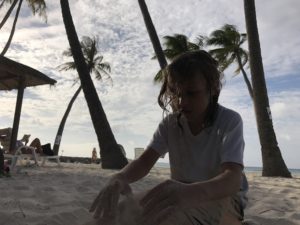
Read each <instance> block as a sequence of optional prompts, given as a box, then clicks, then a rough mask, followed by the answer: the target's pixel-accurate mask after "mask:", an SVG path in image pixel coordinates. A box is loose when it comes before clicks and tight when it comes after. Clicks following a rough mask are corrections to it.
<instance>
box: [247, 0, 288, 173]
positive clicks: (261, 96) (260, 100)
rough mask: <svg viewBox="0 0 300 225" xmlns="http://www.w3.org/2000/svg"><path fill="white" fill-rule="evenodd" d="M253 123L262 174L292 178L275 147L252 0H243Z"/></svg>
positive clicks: (275, 141) (276, 146) (278, 150)
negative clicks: (260, 153)
mask: <svg viewBox="0 0 300 225" xmlns="http://www.w3.org/2000/svg"><path fill="white" fill-rule="evenodd" d="M244 10H245V19H246V28H247V34H248V44H249V53H250V70H251V78H252V84H253V99H254V106H255V107H254V108H255V115H256V123H257V129H258V134H259V139H260V143H261V152H262V161H263V171H262V175H263V176H281V177H292V176H291V173H290V172H289V170H288V168H287V166H286V164H285V162H284V160H283V158H282V155H281V152H280V149H279V147H278V143H277V140H276V135H275V131H274V127H273V122H272V116H271V110H270V105H269V98H268V91H267V87H266V81H265V75H264V68H263V62H262V56H261V49H260V41H259V35H258V28H257V21H256V10H255V2H254V0H244Z"/></svg>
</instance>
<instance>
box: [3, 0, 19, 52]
mask: <svg viewBox="0 0 300 225" xmlns="http://www.w3.org/2000/svg"><path fill="white" fill-rule="evenodd" d="M22 2H23V0H20V1H19V5H18V8H17V12H16V15H15V19H14V23H13V26H12V29H11V32H10V35H9V38H8V41H7V42H6V45H5V47H4V48H3V50H2V52H1V54H0V55H1V56H4V55H5V53H6V52H7V50H8V48H9V46H10V44H11V41H12V39H13V36H14V34H15V30H16V25H17V21H18V18H19V13H20V9H21V6H22Z"/></svg>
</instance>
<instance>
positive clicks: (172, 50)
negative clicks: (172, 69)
mask: <svg viewBox="0 0 300 225" xmlns="http://www.w3.org/2000/svg"><path fill="white" fill-rule="evenodd" d="M163 39H164V42H163V46H164V50H163V53H164V55H165V57H166V58H167V59H168V60H169V61H172V60H173V59H174V58H175V57H176V56H178V55H180V54H182V53H184V52H189V51H196V50H200V49H202V48H203V46H204V40H205V37H204V36H201V35H199V36H198V37H197V39H196V43H193V42H190V41H189V40H188V37H187V36H185V35H184V34H175V35H174V36H164V37H163ZM155 58H156V56H154V57H153V59H155ZM162 80H163V73H162V70H159V71H158V73H157V74H156V75H155V77H154V82H161V81H162Z"/></svg>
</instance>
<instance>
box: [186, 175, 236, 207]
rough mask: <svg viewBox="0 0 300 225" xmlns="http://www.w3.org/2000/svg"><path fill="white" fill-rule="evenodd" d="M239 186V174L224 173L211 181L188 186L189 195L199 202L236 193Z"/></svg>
mask: <svg viewBox="0 0 300 225" xmlns="http://www.w3.org/2000/svg"><path fill="white" fill-rule="evenodd" d="M240 184H241V174H240V173H238V172H234V171H224V172H223V173H221V174H220V175H218V176H216V177H214V178H213V179H211V180H208V181H205V182H198V183H193V184H189V194H190V195H191V196H193V197H194V199H197V201H200V202H206V201H212V200H216V199H221V198H225V197H228V196H230V195H233V194H234V193H237V192H238V191H239V188H240Z"/></svg>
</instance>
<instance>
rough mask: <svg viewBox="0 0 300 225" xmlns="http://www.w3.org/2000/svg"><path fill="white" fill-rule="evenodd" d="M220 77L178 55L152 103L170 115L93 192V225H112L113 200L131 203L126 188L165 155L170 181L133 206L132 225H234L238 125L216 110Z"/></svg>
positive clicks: (238, 212)
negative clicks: (143, 146)
mask: <svg viewBox="0 0 300 225" xmlns="http://www.w3.org/2000/svg"><path fill="white" fill-rule="evenodd" d="M221 75H222V73H220V72H219V71H218V64H217V62H216V61H215V60H214V59H213V58H212V57H211V56H210V55H209V54H208V53H207V52H205V51H202V50H201V51H194V52H187V53H184V54H182V55H180V56H179V57H177V58H176V59H174V60H173V62H172V63H171V64H170V65H168V66H167V68H166V69H165V70H164V76H163V77H164V83H163V85H162V87H161V91H160V94H159V98H158V99H159V101H158V102H159V105H160V106H161V107H162V109H163V110H164V111H165V112H166V113H167V108H168V109H172V112H171V113H169V114H167V116H166V117H165V118H164V119H163V120H162V121H161V123H160V124H159V125H158V128H157V130H156V132H155V133H154V135H153V139H152V140H151V142H150V144H149V145H148V147H147V148H146V150H145V151H144V153H143V154H142V155H141V156H140V157H139V158H137V159H135V160H133V161H132V162H131V163H130V164H128V165H127V166H126V167H125V168H124V169H122V170H121V171H120V172H118V173H117V174H115V175H114V176H113V177H112V178H111V179H110V181H109V182H108V183H107V185H106V186H105V187H104V188H103V189H102V190H101V191H100V193H99V195H98V196H97V198H96V199H95V201H94V203H93V204H92V206H91V211H92V212H94V217H95V218H96V219H97V221H98V224H99V225H100V224H101V225H112V224H113V225H115V224H118V221H116V218H117V215H118V210H119V209H118V200H119V195H120V194H123V195H131V189H130V186H129V184H130V183H133V182H135V181H138V180H140V179H141V178H143V177H144V176H146V175H147V174H148V173H149V171H150V169H151V168H152V167H153V166H154V164H155V163H156V162H157V160H158V159H159V157H162V156H164V155H165V154H166V153H169V159H170V169H171V179H169V180H166V181H163V182H162V183H160V184H158V185H157V186H156V187H154V188H152V189H151V190H150V191H148V192H147V193H146V194H145V195H144V196H143V197H142V198H141V199H140V200H139V204H140V206H141V208H142V212H141V215H140V217H138V218H137V221H135V222H136V223H135V224H137V225H241V221H242V220H243V216H244V215H243V199H244V191H245V190H244V187H243V185H242V184H243V183H245V182H244V181H245V179H246V177H245V176H244V175H243V173H242V170H243V151H244V138H243V122H242V118H241V116H240V115H239V114H238V113H237V112H235V111H233V110H231V109H228V108H225V107H224V106H221V105H220V104H218V98H219V94H220V91H221V78H222V76H221ZM118 225H119V224H118ZM120 225H122V224H120Z"/></svg>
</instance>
